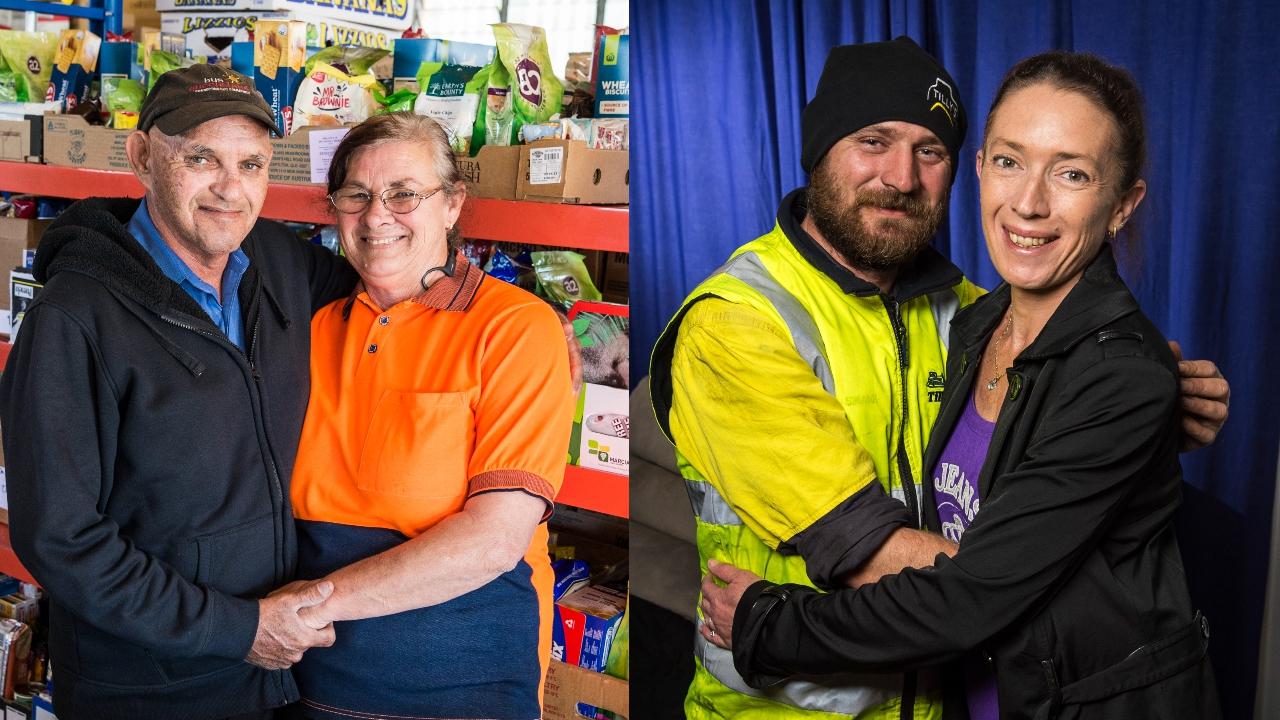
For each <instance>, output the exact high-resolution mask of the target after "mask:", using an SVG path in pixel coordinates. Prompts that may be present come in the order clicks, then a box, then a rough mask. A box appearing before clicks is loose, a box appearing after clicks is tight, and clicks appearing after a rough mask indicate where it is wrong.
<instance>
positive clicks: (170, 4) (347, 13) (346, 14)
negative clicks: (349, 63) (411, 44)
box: [155, 0, 417, 36]
mask: <svg viewBox="0 0 1280 720" xmlns="http://www.w3.org/2000/svg"><path fill="white" fill-rule="evenodd" d="M416 6H417V3H413V2H409V0H385V2H367V1H365V0H156V2H155V8H156V9H157V10H159V11H160V12H162V13H170V12H186V13H193V12H205V13H208V12H227V11H234V12H257V13H263V12H291V13H294V14H305V15H308V16H315V17H319V16H323V17H327V18H330V19H331V20H335V21H338V22H341V23H346V24H356V25H367V26H371V27H377V28H387V29H391V30H396V31H404V30H407V29H409V28H410V27H411V26H412V25H413V20H414V17H415V13H414V8H415V7H416ZM395 34H396V36H399V35H400V32H397V33H395Z"/></svg>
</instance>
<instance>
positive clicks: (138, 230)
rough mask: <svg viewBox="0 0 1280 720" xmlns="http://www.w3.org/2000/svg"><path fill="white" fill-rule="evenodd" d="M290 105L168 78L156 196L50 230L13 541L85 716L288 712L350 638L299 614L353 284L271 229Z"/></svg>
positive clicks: (13, 445)
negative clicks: (316, 411)
mask: <svg viewBox="0 0 1280 720" xmlns="http://www.w3.org/2000/svg"><path fill="white" fill-rule="evenodd" d="M270 132H276V133H279V128H277V127H276V125H275V123H274V121H273V119H272V114H271V111H270V109H269V108H268V106H267V104H266V103H265V102H264V101H263V99H262V97H261V95H259V94H258V93H257V92H256V91H255V90H254V88H253V84H252V82H251V81H250V80H249V79H248V78H246V77H244V76H243V75H240V74H238V73H235V72H232V71H229V70H225V69H222V68H218V67H213V66H210V65H196V66H194V67H191V68H186V69H182V70H177V71H173V72H170V73H166V74H165V75H163V76H161V77H160V78H159V80H158V82H157V83H156V86H155V87H154V89H153V90H152V92H151V94H150V95H149V96H148V97H147V99H146V101H145V102H144V104H143V107H142V112H141V114H140V117H139V125H138V130H137V131H136V132H134V133H133V134H131V135H130V136H129V138H128V140H127V149H128V154H129V161H130V164H131V165H132V167H133V170H134V172H135V174H136V175H137V177H138V179H139V180H140V181H141V182H142V185H143V187H144V188H145V197H144V198H143V200H142V201H141V202H138V201H137V200H127V199H101V198H95V199H89V200H83V201H81V202H77V203H75V204H74V205H72V206H71V207H70V208H69V209H68V210H67V211H66V212H65V213H63V214H62V215H61V216H60V217H59V218H58V219H57V220H56V221H55V222H54V223H53V225H52V226H51V227H50V228H49V230H48V231H47V232H46V233H45V236H44V238H43V239H42V241H41V244H40V248H39V251H38V253H37V255H36V263H35V275H36V277H37V279H38V280H40V281H41V282H43V283H45V287H44V289H43V290H42V291H41V293H40V296H39V297H38V299H37V300H36V302H35V303H34V304H33V305H32V306H31V308H30V309H29V310H28V313H27V316H26V319H25V321H24V323H23V325H22V328H21V332H20V333H19V335H18V337H17V338H16V342H15V345H14V348H13V352H12V355H11V357H10V359H9V364H8V366H7V368H6V370H5V373H4V375H3V379H2V381H0V419H2V420H3V426H4V428H5V433H4V444H5V456H6V460H7V470H8V490H9V501H10V504H11V506H12V510H11V515H10V518H11V523H12V524H11V536H12V542H13V547H14V549H15V550H16V551H17V553H18V556H19V558H20V559H21V560H22V561H23V563H24V564H25V565H26V566H27V567H28V568H29V569H30V570H31V573H32V575H33V576H34V577H35V578H36V579H37V580H38V581H39V582H40V583H41V585H43V586H44V588H45V589H46V590H47V591H48V593H49V599H50V611H51V617H50V653H51V657H52V662H53V667H54V668H55V675H56V677H57V686H56V690H55V693H54V695H55V701H54V702H55V709H56V711H57V712H58V714H59V715H60V716H62V717H64V718H121V719H124V718H130V719H132V718H147V719H148V720H163V719H165V718H182V719H184V720H198V719H201V718H231V717H234V718H267V717H271V716H272V710H271V709H272V708H275V707H278V706H281V705H284V704H286V703H289V702H292V701H293V700H295V699H297V696H298V694H297V689H296V687H295V686H294V683H293V678H292V677H291V675H290V674H289V672H288V670H287V668H288V667H289V666H290V665H291V664H293V663H294V662H296V661H297V660H298V659H299V658H300V657H301V654H302V653H303V651H305V650H306V649H307V648H309V647H314V646H323V645H329V644H331V643H332V642H333V639H334V635H333V629H332V626H327V627H325V628H322V629H319V630H315V629H312V628H310V627H307V626H306V625H305V624H304V623H302V622H301V620H300V619H299V617H298V613H297V611H298V609H299V608H300V607H303V606H307V605H314V604H317V603H319V602H322V601H323V600H324V598H325V597H326V596H327V595H328V593H329V592H330V591H331V588H330V587H326V586H325V585H316V584H312V585H295V586H291V589H288V590H284V591H280V592H277V593H276V594H274V595H269V593H271V592H272V591H273V590H276V589H277V588H280V587H281V586H284V585H285V584H286V583H288V582H289V581H290V580H292V579H293V573H294V563H295V555H296V540H295V535H294V530H293V518H292V511H291V506H290V502H289V491H288V479H289V476H290V473H291V471H292V467H293V462H294V457H295V454H296V449H297V442H298V437H299V434H300V432H301V428H302V420H303V415H304V413H305V411H306V407H307V395H308V387H309V385H308V367H309V365H308V362H309V361H308V351H309V347H310V338H309V333H310V318H311V314H312V312H313V311H314V310H315V309H317V308H319V307H321V306H323V305H324V304H326V303H328V302H330V301H331V300H333V299H336V298H337V297H340V296H342V295H344V294H346V293H347V292H349V290H350V289H351V287H352V286H353V283H354V275H353V274H352V273H351V271H350V269H349V268H348V267H347V265H346V263H345V262H342V261H341V260H339V259H338V258H336V257H334V256H333V255H332V254H331V253H329V252H328V251H327V250H325V249H323V248H320V247H318V246H313V245H308V244H306V243H303V242H301V241H299V240H297V239H296V238H294V237H292V236H291V234H290V233H289V232H288V231H287V230H286V229H285V228H284V227H283V226H281V225H279V224H278V223H274V222H270V221H262V220H259V219H258V213H259V211H260V210H261V209H262V204H263V201H264V199H265V197H266V193H267V164H268V162H269V161H270V159H271V144H270V142H269V137H270V136H269V133H270Z"/></svg>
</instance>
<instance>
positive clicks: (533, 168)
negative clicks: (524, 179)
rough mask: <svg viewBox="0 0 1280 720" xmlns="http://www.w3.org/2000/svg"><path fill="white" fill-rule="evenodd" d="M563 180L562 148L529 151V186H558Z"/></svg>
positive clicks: (532, 149)
mask: <svg viewBox="0 0 1280 720" xmlns="http://www.w3.org/2000/svg"><path fill="white" fill-rule="evenodd" d="M563 178H564V148H563V147H546V148H530V149H529V184H530V185H558V184H560V182H561V181H562V179H563Z"/></svg>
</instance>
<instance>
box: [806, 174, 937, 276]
mask: <svg viewBox="0 0 1280 720" xmlns="http://www.w3.org/2000/svg"><path fill="white" fill-rule="evenodd" d="M950 192H951V191H950V188H948V189H947V192H946V193H944V194H943V196H942V199H941V201H939V203H938V204H937V205H935V206H931V205H929V202H928V201H927V200H925V199H923V198H919V197H915V196H912V195H908V194H904V193H900V192H898V191H897V190H893V189H892V188H884V189H883V190H859V191H858V192H857V193H856V194H855V195H854V197H853V200H852V201H849V200H848V199H847V193H846V192H845V191H844V188H843V186H842V184H841V182H840V180H839V179H838V178H837V177H836V175H835V173H833V172H832V171H831V169H830V168H829V167H828V166H827V163H826V161H825V160H824V161H823V162H821V163H819V164H818V167H817V168H816V169H815V170H814V172H813V177H812V178H810V181H809V191H808V209H809V217H811V218H813V224H814V225H816V226H817V228H818V231H819V232H821V233H822V236H823V237H824V238H826V239H827V242H829V243H831V246H832V247H833V248H834V249H835V251H836V252H838V253H840V254H841V255H842V256H844V259H845V261H846V262H848V263H849V264H850V265H852V266H853V267H856V268H861V269H866V270H887V269H889V268H892V267H896V266H898V265H902V264H904V263H908V262H911V261H912V260H914V259H915V257H916V255H917V254H918V253H919V252H920V251H921V250H922V249H924V247H925V246H926V245H928V244H929V241H930V240H932V239H933V236H934V235H936V234H937V232H938V226H939V225H941V224H942V217H943V214H944V212H945V208H946V207H947V200H948V198H949V196H950ZM864 207H873V208H874V207H881V208H888V209H892V210H902V211H905V212H906V213H907V216H906V217H899V218H889V217H881V218H876V219H873V220H871V221H870V223H871V225H872V227H871V228H868V227H867V223H866V222H864V221H863V219H862V209H863V208H864Z"/></svg>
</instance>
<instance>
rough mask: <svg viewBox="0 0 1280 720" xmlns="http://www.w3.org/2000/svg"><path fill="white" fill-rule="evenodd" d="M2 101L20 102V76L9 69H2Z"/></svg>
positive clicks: (0, 99) (0, 79)
mask: <svg viewBox="0 0 1280 720" xmlns="http://www.w3.org/2000/svg"><path fill="white" fill-rule="evenodd" d="M0 102H18V76H17V75H14V74H13V72H12V71H10V70H8V69H5V70H0Z"/></svg>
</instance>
